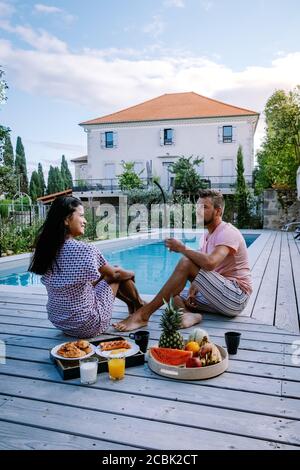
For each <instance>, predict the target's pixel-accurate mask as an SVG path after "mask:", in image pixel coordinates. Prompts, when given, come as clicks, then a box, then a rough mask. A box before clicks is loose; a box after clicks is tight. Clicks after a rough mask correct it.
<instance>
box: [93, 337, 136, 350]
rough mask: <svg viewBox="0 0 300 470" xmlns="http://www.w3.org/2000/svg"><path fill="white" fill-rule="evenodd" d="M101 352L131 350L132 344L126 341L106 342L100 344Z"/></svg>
mask: <svg viewBox="0 0 300 470" xmlns="http://www.w3.org/2000/svg"><path fill="white" fill-rule="evenodd" d="M99 346H100V347H101V351H112V350H114V349H120V348H124V349H130V348H131V346H130V344H129V343H128V342H127V341H126V339H122V340H117V341H105V342H103V343H100V345H99Z"/></svg>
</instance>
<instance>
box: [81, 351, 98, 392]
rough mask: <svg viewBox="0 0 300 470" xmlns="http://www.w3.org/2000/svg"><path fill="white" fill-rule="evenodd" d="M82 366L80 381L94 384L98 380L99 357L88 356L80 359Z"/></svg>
mask: <svg viewBox="0 0 300 470" xmlns="http://www.w3.org/2000/svg"><path fill="white" fill-rule="evenodd" d="M79 366H80V382H81V383H82V384H86V385H88V384H94V383H96V382H97V372H98V359H97V358H96V357H88V358H86V359H81V360H80V361H79Z"/></svg>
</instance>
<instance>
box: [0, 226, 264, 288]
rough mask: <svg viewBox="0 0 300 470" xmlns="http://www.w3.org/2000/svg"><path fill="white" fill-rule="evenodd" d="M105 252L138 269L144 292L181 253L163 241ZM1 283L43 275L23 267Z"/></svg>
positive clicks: (31, 281)
mask: <svg viewBox="0 0 300 470" xmlns="http://www.w3.org/2000/svg"><path fill="white" fill-rule="evenodd" d="M257 237H258V235H244V238H245V240H246V244H247V246H248V247H249V246H250V245H251V243H253V242H254V240H255V239H256V238H257ZM186 245H187V246H189V247H190V248H192V249H194V250H196V249H198V246H199V240H198V239H196V237H195V238H194V239H193V240H190V241H187V242H186ZM103 254H104V256H105V258H106V259H107V261H108V262H109V263H110V264H112V265H120V266H122V267H123V268H125V269H130V270H131V271H134V272H135V276H136V285H137V288H138V289H139V291H140V292H141V293H143V294H155V293H157V292H158V291H159V289H160V288H161V286H162V285H163V284H164V283H165V282H166V281H167V279H168V278H169V276H170V274H171V273H172V272H173V270H174V268H175V266H176V264H177V262H178V260H179V259H180V257H181V254H180V253H172V252H169V251H168V250H167V249H166V247H165V245H164V242H162V241H161V242H154V243H151V244H147V245H139V246H134V247H132V248H126V249H121V250H116V251H114V252H107V251H104V252H103ZM0 284H6V285H11V286H38V285H41V282H40V276H36V275H35V274H32V273H28V272H24V271H23V272H21V273H12V274H9V275H7V276H5V277H0Z"/></svg>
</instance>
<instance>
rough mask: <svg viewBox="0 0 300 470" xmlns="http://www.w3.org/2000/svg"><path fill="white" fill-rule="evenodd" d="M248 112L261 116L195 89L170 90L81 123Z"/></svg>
mask: <svg viewBox="0 0 300 470" xmlns="http://www.w3.org/2000/svg"><path fill="white" fill-rule="evenodd" d="M245 115H247V116H248V115H256V116H258V115H259V113H257V112H255V111H250V110H249V109H244V108H238V107H237V106H232V105H230V104H226V103H222V102H221V101H217V100H213V99H211V98H206V97H205V96H201V95H198V94H197V93H194V92H188V93H170V94H165V95H162V96H158V97H157V98H153V99H152V100H149V101H145V102H144V103H140V104H137V105H136V106H132V107H130V108H126V109H123V110H121V111H118V112H116V113H112V114H108V115H106V116H103V117H99V118H97V119H92V120H90V121H85V122H81V123H80V125H81V126H82V125H89V124H105V123H116V122H136V121H160V120H164V119H193V118H204V117H217V116H219V117H224V116H245Z"/></svg>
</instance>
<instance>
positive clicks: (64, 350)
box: [57, 340, 92, 359]
mask: <svg viewBox="0 0 300 470" xmlns="http://www.w3.org/2000/svg"><path fill="white" fill-rule="evenodd" d="M90 352H92V348H91V346H90V343H89V342H88V341H85V340H78V341H73V342H70V343H65V344H63V345H62V346H61V347H60V348H59V349H58V351H57V354H58V355H59V356H62V357H67V358H74V359H77V358H80V357H83V356H86V355H87V354H88V353H90Z"/></svg>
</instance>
